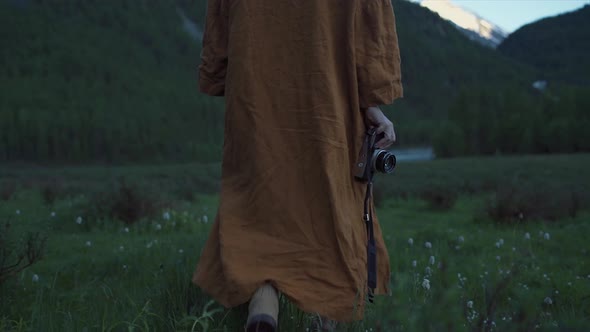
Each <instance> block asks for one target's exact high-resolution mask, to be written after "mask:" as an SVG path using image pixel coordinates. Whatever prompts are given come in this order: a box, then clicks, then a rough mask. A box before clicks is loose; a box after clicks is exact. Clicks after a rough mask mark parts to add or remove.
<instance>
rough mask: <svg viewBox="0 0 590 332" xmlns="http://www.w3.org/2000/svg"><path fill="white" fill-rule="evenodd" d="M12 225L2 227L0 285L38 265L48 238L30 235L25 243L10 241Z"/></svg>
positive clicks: (6, 224) (0, 234)
mask: <svg viewBox="0 0 590 332" xmlns="http://www.w3.org/2000/svg"><path fill="white" fill-rule="evenodd" d="M9 235H10V223H8V222H6V223H5V224H4V225H2V226H0V284H1V283H2V282H4V281H6V280H8V279H9V278H10V277H13V276H15V275H16V274H18V273H19V272H21V271H22V270H24V269H26V268H27V267H29V266H31V265H33V264H35V263H37V262H38V261H39V260H40V259H41V258H42V257H43V252H44V250H45V242H46V240H47V238H46V237H43V236H41V235H40V234H39V233H28V234H27V236H26V238H25V239H24V241H23V243H20V244H19V243H13V242H11V241H10V239H9Z"/></svg>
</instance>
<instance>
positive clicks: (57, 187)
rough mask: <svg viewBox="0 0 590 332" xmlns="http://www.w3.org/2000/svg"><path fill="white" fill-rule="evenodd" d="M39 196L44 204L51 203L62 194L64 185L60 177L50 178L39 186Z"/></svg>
mask: <svg viewBox="0 0 590 332" xmlns="http://www.w3.org/2000/svg"><path fill="white" fill-rule="evenodd" d="M41 196H42V197H43V201H44V202H45V204H46V205H53V203H55V201H56V200H57V199H58V198H61V197H63V196H64V185H63V181H62V180H60V179H52V180H50V181H47V182H45V183H43V185H42V186H41Z"/></svg>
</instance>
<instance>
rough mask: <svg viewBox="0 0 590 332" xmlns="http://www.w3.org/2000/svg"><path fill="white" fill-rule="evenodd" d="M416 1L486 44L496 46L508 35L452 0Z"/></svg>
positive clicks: (472, 37)
mask: <svg viewBox="0 0 590 332" xmlns="http://www.w3.org/2000/svg"><path fill="white" fill-rule="evenodd" d="M414 2H419V3H420V5H421V6H422V7H426V8H428V9H430V10H431V11H433V12H435V13H437V14H438V15H440V17H442V18H444V19H446V20H448V21H451V22H452V23H454V24H455V25H456V26H457V27H459V28H461V29H462V31H464V32H466V33H467V35H468V36H469V37H470V38H471V39H474V40H477V41H479V42H482V43H484V44H486V45H489V46H492V47H496V46H498V45H499V44H500V43H501V42H502V40H504V38H506V36H507V35H508V34H507V33H506V32H504V31H503V30H502V29H501V28H500V27H498V26H497V25H495V24H493V23H491V22H489V21H487V20H485V19H483V18H482V17H481V16H479V15H477V14H475V13H473V12H471V11H469V10H467V9H465V8H462V7H461V6H458V5H456V4H454V3H453V2H452V1H451V0H422V1H419V0H418V1H416V0H414Z"/></svg>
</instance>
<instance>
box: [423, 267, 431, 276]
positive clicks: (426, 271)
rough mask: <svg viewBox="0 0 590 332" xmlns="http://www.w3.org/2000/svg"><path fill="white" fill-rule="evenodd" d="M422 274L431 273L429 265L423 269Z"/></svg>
mask: <svg viewBox="0 0 590 332" xmlns="http://www.w3.org/2000/svg"><path fill="white" fill-rule="evenodd" d="M424 274H427V275H431V274H432V270H431V269H430V267H429V266H427V267H426V268H425V269H424Z"/></svg>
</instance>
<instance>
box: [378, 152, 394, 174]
mask: <svg viewBox="0 0 590 332" xmlns="http://www.w3.org/2000/svg"><path fill="white" fill-rule="evenodd" d="M395 164H396V159H395V155H394V154H393V153H391V152H387V151H385V150H376V151H375V154H374V156H373V165H374V167H375V169H376V170H377V171H379V172H381V173H392V172H393V169H394V168H395Z"/></svg>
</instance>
